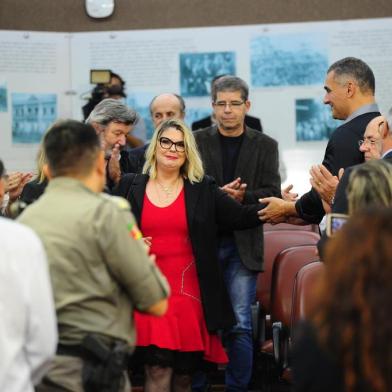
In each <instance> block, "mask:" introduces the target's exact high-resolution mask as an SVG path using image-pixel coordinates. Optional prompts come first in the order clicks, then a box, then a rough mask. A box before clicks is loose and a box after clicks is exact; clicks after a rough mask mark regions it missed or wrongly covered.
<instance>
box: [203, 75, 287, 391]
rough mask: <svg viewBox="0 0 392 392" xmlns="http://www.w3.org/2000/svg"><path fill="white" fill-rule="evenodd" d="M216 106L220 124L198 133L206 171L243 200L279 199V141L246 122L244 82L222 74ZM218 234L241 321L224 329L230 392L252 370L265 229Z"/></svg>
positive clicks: (245, 381)
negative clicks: (253, 310) (254, 306)
mask: <svg viewBox="0 0 392 392" xmlns="http://www.w3.org/2000/svg"><path fill="white" fill-rule="evenodd" d="M212 108H213V110H214V116H215V119H216V125H213V126H211V127H209V128H205V129H203V130H200V131H196V132H195V138H196V141H197V144H198V147H199V150H200V155H201V158H202V160H203V166H204V168H205V172H206V174H208V175H211V176H213V177H214V178H215V180H216V182H217V183H218V185H220V186H221V189H222V190H224V191H225V192H227V193H228V194H229V195H230V196H231V197H233V198H234V199H235V200H237V201H238V202H240V203H243V204H253V203H258V199H259V198H261V197H268V196H278V197H279V196H280V177H279V157H278V155H279V154H278V144H277V143H276V141H275V140H274V139H272V138H270V137H268V136H267V135H265V134H264V133H261V132H259V131H256V130H254V129H251V128H248V127H247V126H246V125H245V124H244V119H245V114H246V113H247V112H248V111H249V109H250V101H249V89H248V85H247V84H246V83H245V81H243V80H242V79H240V78H238V77H236V76H230V75H227V76H223V77H221V78H219V79H218V80H217V81H216V82H215V83H214V85H213V89H212ZM219 234H220V236H219V237H220V238H219V261H220V263H221V265H222V269H223V273H224V279H225V283H226V287H227V289H228V292H229V295H230V299H231V302H232V305H233V310H234V313H235V316H236V320H237V324H236V325H234V326H233V327H232V328H231V329H230V330H229V331H225V332H226V334H225V338H226V347H227V354H228V357H229V364H228V366H227V368H226V375H225V382H226V391H229V392H234V391H236V392H239V391H244V392H245V391H247V390H248V384H249V380H250V377H251V374H252V360H253V341H252V324H251V305H252V304H253V303H254V301H255V299H256V280H257V274H258V272H259V271H262V269H263V228H262V226H260V227H257V228H254V229H249V230H242V231H230V230H229V231H224V232H223V231H222V232H220V233H219Z"/></svg>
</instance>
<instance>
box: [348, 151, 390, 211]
mask: <svg viewBox="0 0 392 392" xmlns="http://www.w3.org/2000/svg"><path fill="white" fill-rule="evenodd" d="M347 199H348V210H349V214H350V215H351V214H353V213H356V212H358V211H359V210H362V209H363V208H365V207H369V206H378V207H388V206H392V165H391V164H390V163H388V162H387V161H384V160H382V159H377V160H373V161H369V162H366V163H364V164H362V165H360V166H358V167H357V168H355V169H354V170H353V172H352V173H351V174H350V179H349V184H348V188H347Z"/></svg>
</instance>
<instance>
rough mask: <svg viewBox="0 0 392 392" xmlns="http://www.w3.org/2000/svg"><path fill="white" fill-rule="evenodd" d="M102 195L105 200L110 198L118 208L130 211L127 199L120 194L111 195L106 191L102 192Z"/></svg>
mask: <svg viewBox="0 0 392 392" xmlns="http://www.w3.org/2000/svg"><path fill="white" fill-rule="evenodd" d="M102 197H103V198H105V199H106V200H110V201H111V202H112V203H113V204H115V205H116V206H117V207H118V208H119V209H120V210H125V211H130V209H131V207H130V205H129V203H128V201H127V200H125V199H124V198H123V197H121V196H111V195H108V194H106V193H102Z"/></svg>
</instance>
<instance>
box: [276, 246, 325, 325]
mask: <svg viewBox="0 0 392 392" xmlns="http://www.w3.org/2000/svg"><path fill="white" fill-rule="evenodd" d="M316 260H318V256H317V246H316V245H300V246H294V247H291V248H287V249H284V250H282V252H280V253H279V255H278V256H277V258H276V259H275V263H274V266H273V271H272V282H271V320H272V321H273V322H275V321H281V322H282V323H283V325H284V326H286V327H288V328H290V322H291V310H292V304H293V287H294V280H295V277H296V275H297V272H298V271H299V270H300V269H301V268H302V267H303V266H304V265H307V264H309V263H311V262H313V261H316Z"/></svg>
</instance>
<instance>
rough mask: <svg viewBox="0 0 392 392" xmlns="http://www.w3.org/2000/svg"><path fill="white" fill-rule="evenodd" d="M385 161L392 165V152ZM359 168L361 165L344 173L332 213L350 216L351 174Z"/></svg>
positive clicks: (352, 167)
mask: <svg viewBox="0 0 392 392" xmlns="http://www.w3.org/2000/svg"><path fill="white" fill-rule="evenodd" d="M383 159H385V160H386V161H388V162H390V163H391V164H392V152H390V153H388V154H387V155H385V157H384V158H383ZM358 166H359V165H356V166H351V167H349V168H347V169H346V170H345V171H344V174H343V176H342V178H341V179H340V181H339V185H338V187H337V189H336V194H335V201H334V203H333V205H332V212H338V213H340V214H348V199H347V187H348V183H349V180H350V175H351V173H352V172H353V170H354V169H355V168H356V167H358Z"/></svg>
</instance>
